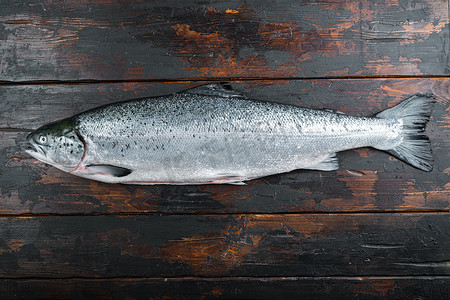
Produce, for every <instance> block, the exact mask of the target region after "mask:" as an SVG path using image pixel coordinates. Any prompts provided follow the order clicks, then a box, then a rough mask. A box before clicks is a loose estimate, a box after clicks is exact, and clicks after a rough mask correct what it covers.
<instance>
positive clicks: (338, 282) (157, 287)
mask: <svg viewBox="0 0 450 300" xmlns="http://www.w3.org/2000/svg"><path fill="white" fill-rule="evenodd" d="M0 290H1V291H2V294H1V295H2V299H16V295H17V294H21V295H23V296H24V298H28V299H29V298H39V299H68V298H77V297H80V295H82V296H83V297H84V298H89V299H104V298H108V299H109V298H111V299H115V298H120V299H122V298H127V299H155V300H156V299H158V300H159V299H217V298H223V299H268V300H273V299H282V300H284V299H296V298H298V296H299V295H301V298H302V299H324V298H325V299H326V298H327V297H330V295H332V298H333V299H361V298H370V299H386V298H395V297H400V298H408V299H410V298H416V297H417V298H424V299H425V298H426V299H440V298H441V296H442V295H445V294H449V293H450V290H449V280H448V278H446V277H436V278H433V277H388V278H379V277H348V278H327V277H322V278H304V277H283V278H245V277H244V278H211V279H208V278H181V279H180V278H154V279H147V278H145V279H136V278H134V279H131V278H130V279H100V280H87V279H69V280H23V281H13V280H0Z"/></svg>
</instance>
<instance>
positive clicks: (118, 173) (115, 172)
mask: <svg viewBox="0 0 450 300" xmlns="http://www.w3.org/2000/svg"><path fill="white" fill-rule="evenodd" d="M86 170H88V171H89V172H92V173H93V174H101V175H111V176H114V177H124V176H127V175H129V174H131V172H132V171H131V170H130V169H127V168H122V167H117V166H113V165H88V166H86Z"/></svg>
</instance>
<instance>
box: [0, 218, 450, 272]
mask: <svg viewBox="0 0 450 300" xmlns="http://www.w3.org/2000/svg"><path fill="white" fill-rule="evenodd" d="M0 230H1V231H0V232H2V240H1V243H0V277H3V278H5V277H6V278H24V277H33V278H39V277H43V278H66V277H83V278H108V277H159V276H162V277H179V276H206V277H210V276H211V277H223V276H263V277H264V276H371V275H378V276H412V275H422V276H428V275H430V276H431V275H433V276H438V275H446V276H448V275H450V267H449V266H450V253H449V251H448V249H449V246H450V244H449V243H450V236H449V235H448V232H449V230H450V222H449V214H448V213H426V214H419V213H415V214H387V213H382V214H289V215H283V214H281V215H280V214H279V215H272V214H267V215H228V216H219V215H201V216H190V215H178V216H158V215H148V216H128V217H127V216H54V217H22V218H1V219H0Z"/></svg>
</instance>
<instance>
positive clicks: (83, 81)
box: [0, 75, 450, 86]
mask: <svg viewBox="0 0 450 300" xmlns="http://www.w3.org/2000/svg"><path fill="white" fill-rule="evenodd" d="M420 78H424V79H426V78H428V79H450V75H370V76H322V77H321V76H318V77H245V78H243V77H210V78H204V77H199V78H196V77H192V78H176V79H117V80H97V79H79V80H25V81H8V80H0V86H18V85H78V84H80V85H81V84H116V83H183V82H186V83H187V82H245V81H288V80H289V81H293V80H303V81H309V80H367V79H420Z"/></svg>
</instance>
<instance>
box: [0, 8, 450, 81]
mask: <svg viewBox="0 0 450 300" xmlns="http://www.w3.org/2000/svg"><path fill="white" fill-rule="evenodd" d="M448 22H449V19H448V3H447V1H441V0H418V1H400V0H399V1H397V0H388V1H377V2H372V1H369V0H362V1H356V2H355V1H329V0H319V1H313V2H311V1H287V0H284V1H271V2H270V3H267V2H264V1H242V0H233V1H223V0H221V1H214V2H207V3H204V4H203V3H202V4H200V3H198V2H197V1H182V2H180V1H174V0H168V1H164V2H158V1H156V2H155V1H122V0H110V1H67V0H66V1H60V0H47V1H36V0H26V1H22V2H20V4H19V3H16V2H14V1H13V2H9V1H3V3H2V9H1V11H0V41H1V42H0V52H1V53H2V58H1V63H0V79H1V80H13V81H21V80H52V79H59V80H75V79H100V80H107V79H108V80H122V79H155V78H163V79H174V78H211V77H220V78H223V77H243V78H248V77H256V78H261V77H271V78H273V77H285V78H292V77H317V76H342V75H352V76H367V75H369V76H370V75H395V74H396V75H417V74H432V75H446V74H449V73H450V68H449V52H448V45H449V27H448Z"/></svg>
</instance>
